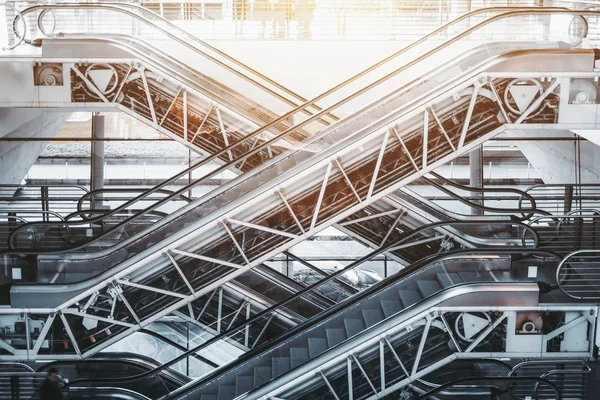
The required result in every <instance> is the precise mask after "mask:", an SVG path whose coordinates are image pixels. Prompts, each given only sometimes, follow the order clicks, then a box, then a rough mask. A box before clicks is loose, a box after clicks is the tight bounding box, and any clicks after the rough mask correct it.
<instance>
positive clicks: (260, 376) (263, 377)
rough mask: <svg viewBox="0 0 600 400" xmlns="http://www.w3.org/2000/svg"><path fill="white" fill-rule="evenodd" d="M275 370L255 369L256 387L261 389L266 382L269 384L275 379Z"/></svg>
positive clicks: (268, 368) (267, 368) (269, 368)
mask: <svg viewBox="0 0 600 400" xmlns="http://www.w3.org/2000/svg"><path fill="white" fill-rule="evenodd" d="M272 373H273V368H271V367H254V387H259V386H261V385H262V384H264V383H265V382H268V381H270V380H271V378H272V377H273V375H272Z"/></svg>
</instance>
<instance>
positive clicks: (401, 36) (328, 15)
mask: <svg viewBox="0 0 600 400" xmlns="http://www.w3.org/2000/svg"><path fill="white" fill-rule="evenodd" d="M106 3H110V2H106ZM136 3H137V2H120V3H118V4H120V5H122V6H129V5H130V4H134V5H137V4H136ZM583 3H585V2H578V1H548V0H547V1H543V2H542V1H536V0H513V1H507V2H505V3H504V4H501V5H507V6H508V5H511V6H524V7H531V6H541V5H544V6H566V7H571V8H585V7H590V5H585V4H583ZM19 4H22V3H19ZM139 5H141V6H142V7H144V8H145V9H146V10H147V11H146V12H148V13H150V12H152V13H155V14H156V15H157V16H159V17H160V18H161V19H162V20H165V21H169V22H171V23H174V24H176V25H177V26H179V27H181V28H182V29H184V30H186V31H187V32H189V33H190V34H192V35H194V36H197V37H200V38H202V39H204V40H232V39H235V40H337V41H339V40H353V41H355V40H369V41H373V40H385V41H389V40H414V39H416V38H418V37H420V36H422V35H423V34H425V33H427V32H428V31H430V30H433V29H435V28H437V27H439V26H441V25H443V24H445V23H447V22H448V21H450V20H452V19H454V18H456V17H457V16H458V15H460V14H463V13H465V12H469V11H472V10H473V9H475V8H476V7H485V6H487V5H489V4H488V2H486V1H484V2H481V3H476V2H471V1H468V0H412V1H397V0H377V1H373V2H368V3H366V2H360V1H358V0H277V1H269V0H232V1H231V2H228V1H221V0H217V1H215V2H212V3H211V2H206V1H199V0H192V1H188V2H175V1H160V2H159V1H153V2H141V3H140V4H139ZM69 17H70V21H71V22H70V23H71V24H73V25H78V26H79V27H80V28H79V32H85V31H86V29H89V26H86V24H88V23H89V21H90V20H94V23H95V24H98V23H104V24H106V25H107V26H110V27H112V28H113V29H114V30H115V31H117V30H119V31H128V33H134V34H138V35H148V32H145V31H144V30H143V29H141V28H140V27H139V26H136V25H135V24H127V25H124V24H123V23H122V22H121V23H118V22H117V21H109V20H102V19H99V18H98V15H96V14H94V13H93V12H92V11H80V12H78V13H76V14H75V13H74V14H72V15H70V16H69ZM53 18H54V16H49V17H47V18H46V21H45V22H46V25H47V26H48V28H51V27H53V25H54V24H53V23H52V19H53ZM11 23H12V21H11ZM512 29H515V32H516V29H518V28H517V27H512ZM15 39H17V38H15Z"/></svg>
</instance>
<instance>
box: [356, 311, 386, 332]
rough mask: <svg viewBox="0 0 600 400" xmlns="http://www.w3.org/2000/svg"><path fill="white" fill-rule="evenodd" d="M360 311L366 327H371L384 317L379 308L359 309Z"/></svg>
mask: <svg viewBox="0 0 600 400" xmlns="http://www.w3.org/2000/svg"><path fill="white" fill-rule="evenodd" d="M361 312H362V316H363V319H364V321H365V324H366V326H367V328H370V327H372V326H373V325H375V324H376V323H378V322H381V321H383V319H384V316H383V312H382V311H381V310H379V309H375V310H361Z"/></svg>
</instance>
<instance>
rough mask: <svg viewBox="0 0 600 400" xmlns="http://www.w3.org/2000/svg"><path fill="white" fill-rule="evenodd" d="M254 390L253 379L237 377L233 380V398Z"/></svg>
mask: <svg viewBox="0 0 600 400" xmlns="http://www.w3.org/2000/svg"><path fill="white" fill-rule="evenodd" d="M252 389H254V377H252V376H238V377H236V378H235V396H236V397H237V396H241V395H243V394H244V393H246V392H249V391H251V390H252Z"/></svg>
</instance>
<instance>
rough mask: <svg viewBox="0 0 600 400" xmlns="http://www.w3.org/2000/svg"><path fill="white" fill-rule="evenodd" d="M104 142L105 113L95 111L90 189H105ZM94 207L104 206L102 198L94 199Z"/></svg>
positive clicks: (93, 117) (93, 115) (93, 116)
mask: <svg viewBox="0 0 600 400" xmlns="http://www.w3.org/2000/svg"><path fill="white" fill-rule="evenodd" d="M104 143H105V142H104V115H100V114H99V113H93V114H92V154H91V157H92V160H91V163H92V166H91V169H90V191H93V190H98V189H104ZM94 208H102V200H94Z"/></svg>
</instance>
